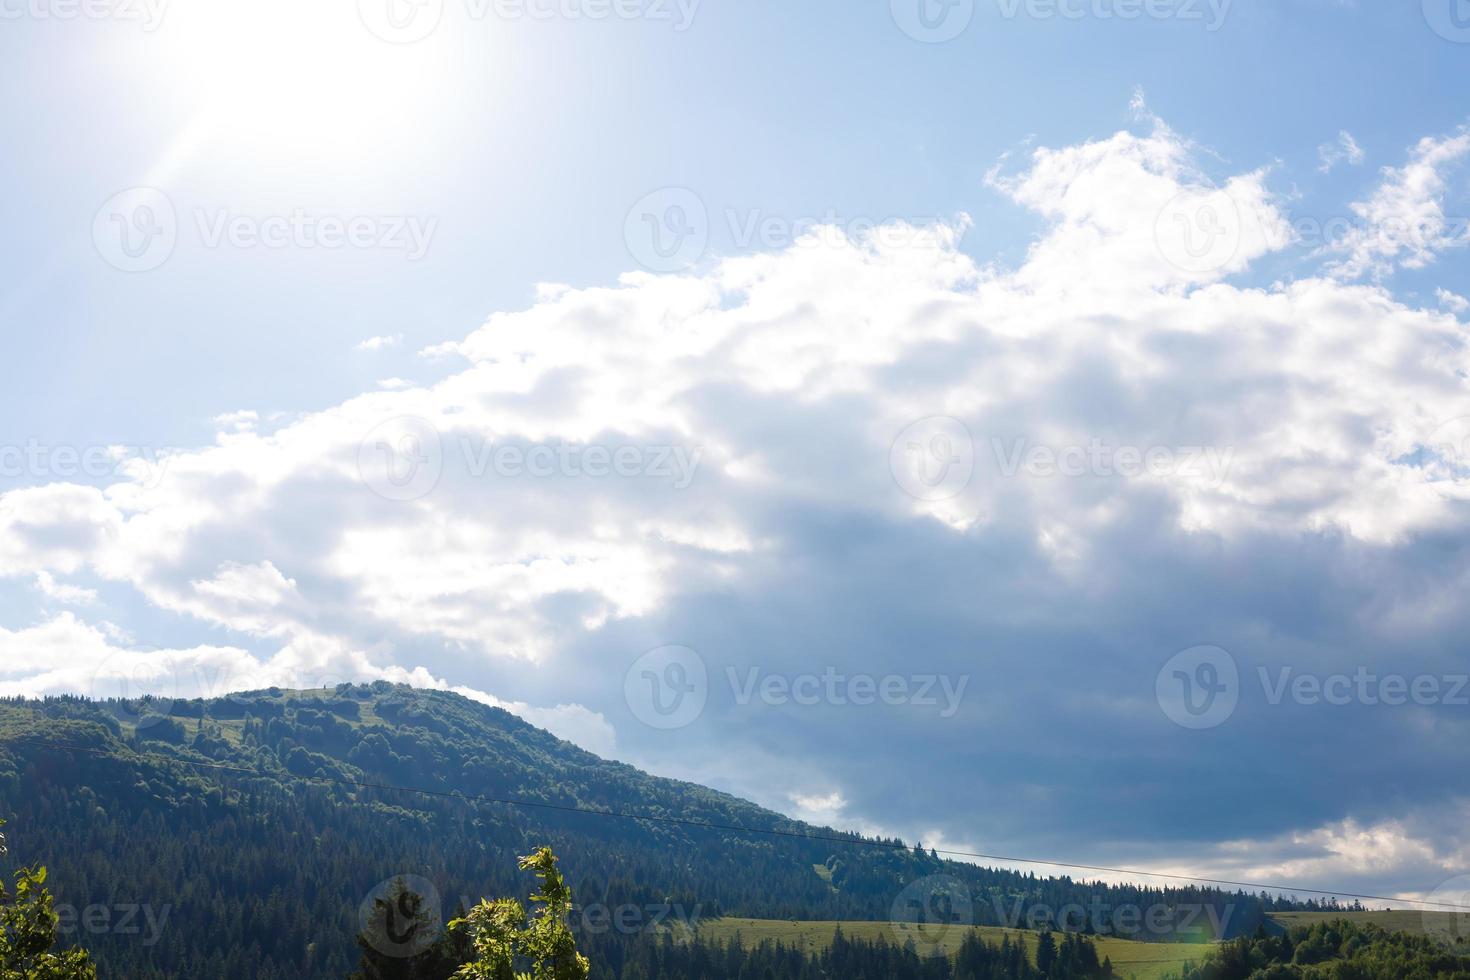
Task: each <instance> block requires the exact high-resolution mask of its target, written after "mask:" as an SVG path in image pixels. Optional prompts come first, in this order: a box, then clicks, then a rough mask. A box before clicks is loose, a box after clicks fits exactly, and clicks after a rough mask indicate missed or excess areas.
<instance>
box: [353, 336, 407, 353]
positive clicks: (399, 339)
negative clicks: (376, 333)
mask: <svg viewBox="0 0 1470 980" xmlns="http://www.w3.org/2000/svg"><path fill="white" fill-rule="evenodd" d="M401 343H403V334H401V333H395V334H392V335H391V336H384V337H369V338H368V339H367V340H364V341H362V342H361V343H359V344H358V345H357V346H356V347H355V348H353V349H354V350H361V351H380V350H385V349H387V348H389V347H397V346H398V345H399V344H401Z"/></svg>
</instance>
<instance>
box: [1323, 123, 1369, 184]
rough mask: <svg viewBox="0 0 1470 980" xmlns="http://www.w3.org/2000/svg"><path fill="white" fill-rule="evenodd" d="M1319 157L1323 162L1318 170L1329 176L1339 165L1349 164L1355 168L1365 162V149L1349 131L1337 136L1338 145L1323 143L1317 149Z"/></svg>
mask: <svg viewBox="0 0 1470 980" xmlns="http://www.w3.org/2000/svg"><path fill="white" fill-rule="evenodd" d="M1317 157H1318V158H1319V159H1320V160H1321V161H1322V164H1321V166H1319V167H1318V168H1317V170H1318V171H1319V172H1321V173H1324V174H1329V173H1331V172H1332V171H1333V168H1335V167H1336V166H1337V165H1338V164H1339V163H1349V164H1351V165H1353V166H1355V167H1356V166H1357V165H1358V164H1360V163H1362V162H1363V148H1362V147H1361V146H1359V145H1358V141H1357V140H1356V139H1354V138H1353V134H1352V133H1349V132H1348V131H1347V130H1345V129H1344V130H1343V131H1342V132H1340V133H1338V134H1337V142H1336V143H1323V144H1322V145H1321V146H1319V147H1317Z"/></svg>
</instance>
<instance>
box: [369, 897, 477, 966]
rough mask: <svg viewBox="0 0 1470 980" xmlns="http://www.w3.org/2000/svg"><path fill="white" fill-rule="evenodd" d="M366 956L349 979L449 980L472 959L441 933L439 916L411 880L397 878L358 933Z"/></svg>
mask: <svg viewBox="0 0 1470 980" xmlns="http://www.w3.org/2000/svg"><path fill="white" fill-rule="evenodd" d="M357 945H358V948H359V949H361V950H362V961H361V962H360V963H359V964H358V967H357V971H356V972H355V973H353V974H352V975H351V977H350V978H349V980H449V977H450V976H452V975H453V973H454V971H455V969H456V968H457V967H458V966H459V965H460V964H461V963H464V962H466V961H467V960H468V959H469V955H468V952H466V953H465V954H464V955H461V956H457V957H456V955H455V952H454V950H453V949H452V945H453V944H452V943H451V941H450V937H448V936H443V935H440V934H439V917H438V915H437V913H435V912H433V911H431V910H430V909H429V908H427V907H426V906H425V904H424V899H423V896H421V895H419V894H418V893H417V892H415V891H413V890H412V889H411V888H410V887H409V886H408V883H407V882H406V881H404V880H403V879H401V878H399V879H397V880H395V881H393V882H392V883H391V884H390V886H389V887H388V889H387V893H386V894H385V895H384V896H383V897H381V898H375V899H374V900H373V907H372V910H371V912H370V913H369V914H368V916H367V921H366V922H365V923H364V924H363V930H362V932H361V933H359V934H358V936H357Z"/></svg>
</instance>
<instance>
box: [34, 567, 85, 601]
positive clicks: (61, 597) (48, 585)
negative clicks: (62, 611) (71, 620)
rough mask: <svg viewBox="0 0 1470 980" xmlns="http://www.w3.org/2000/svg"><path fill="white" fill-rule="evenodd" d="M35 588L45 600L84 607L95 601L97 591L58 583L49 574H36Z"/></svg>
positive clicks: (43, 572)
mask: <svg viewBox="0 0 1470 980" xmlns="http://www.w3.org/2000/svg"><path fill="white" fill-rule="evenodd" d="M36 588H38V589H40V590H41V594H42V595H44V596H46V598H48V599H55V600H56V601H57V602H64V603H66V604H67V605H73V606H85V605H90V604H91V603H93V602H96V601H97V590H95V589H84V588H82V587H80V586H76V585H67V584H66V583H64V582H58V581H56V578H55V576H53V575H52V574H51V573H50V572H45V571H42V572H37V573H36Z"/></svg>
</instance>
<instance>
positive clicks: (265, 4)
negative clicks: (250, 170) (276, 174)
mask: <svg viewBox="0 0 1470 980" xmlns="http://www.w3.org/2000/svg"><path fill="white" fill-rule="evenodd" d="M445 48H446V45H443V44H439V45H435V44H433V43H432V39H430V41H427V42H424V43H422V44H418V45H394V44H390V43H387V42H385V41H384V40H382V39H381V38H379V37H377V36H375V35H374V34H373V33H372V32H371V31H370V30H369V29H368V27H367V26H366V25H365V24H364V23H363V22H362V20H361V19H360V18H359V16H358V11H357V5H356V4H354V3H350V2H322V0H250V2H248V3H245V2H238V0H174V2H173V3H171V4H170V6H169V8H168V12H167V14H166V16H165V18H164V20H163V23H162V25H161V26H160V28H159V30H158V32H157V35H156V36H155V37H154V38H152V39H151V40H150V50H151V51H152V52H154V53H155V54H156V57H151V58H149V59H148V60H149V64H148V66H147V67H148V69H149V71H150V72H151V73H152V74H153V75H154V77H155V80H156V81H157V83H158V84H160V85H163V86H166V87H169V88H170V90H171V91H170V93H169V94H170V96H171V100H172V101H174V102H178V101H181V100H182V101H183V102H185V103H187V104H189V105H191V106H192V107H193V109H194V122H193V124H192V125H193V126H194V127H195V128H196V129H200V130H202V132H196V133H194V134H192V137H191V138H195V139H198V138H201V137H202V138H203V139H206V140H207V141H208V142H209V143H210V144H211V147H212V149H213V150H214V151H216V152H218V151H222V150H223V151H226V152H233V153H235V154H245V155H252V156H273V157H288V156H296V157H300V156H307V157H312V158H316V159H320V158H323V157H329V158H348V157H351V158H355V159H362V158H364V157H368V156H370V155H371V154H372V153H373V152H374V151H375V150H377V149H380V148H382V147H386V146H391V145H392V144H394V143H397V142H402V141H404V140H413V139H416V138H421V137H423V136H424V135H426V132H427V130H428V128H429V124H430V123H431V122H432V121H433V120H434V119H435V118H436V117H440V118H442V116H443V113H442V111H440V110H443V109H445V108H446V106H445V104H444V103H445V102H446V101H448V100H449V99H451V98H453V93H454V91H455V87H454V84H453V82H454V79H453V74H452V67H453V59H452V57H446V50H445ZM449 54H451V55H452V52H449Z"/></svg>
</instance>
